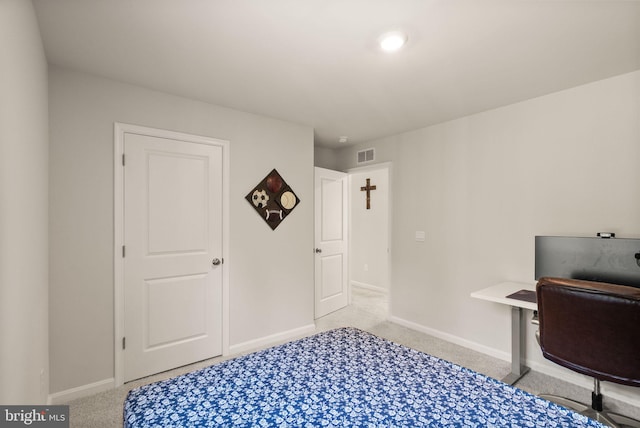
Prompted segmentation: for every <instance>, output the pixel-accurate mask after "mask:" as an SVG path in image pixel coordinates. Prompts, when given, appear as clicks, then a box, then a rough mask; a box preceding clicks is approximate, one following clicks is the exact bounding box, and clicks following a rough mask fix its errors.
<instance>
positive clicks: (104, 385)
mask: <svg viewBox="0 0 640 428" xmlns="http://www.w3.org/2000/svg"><path fill="white" fill-rule="evenodd" d="M114 388H115V379H114V378H110V379H104V380H101V381H98V382H93V383H89V384H87V385H82V386H78V387H75V388H71V389H67V390H64V391H60V392H55V393H53V394H50V395H49V399H48V400H47V404H53V405H55V404H66V403H69V402H70V401H73V400H77V399H78V398H83V397H88V396H90V395H94V394H98V393H100V392H104V391H109V390H111V389H114Z"/></svg>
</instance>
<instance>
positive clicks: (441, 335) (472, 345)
mask: <svg viewBox="0 0 640 428" xmlns="http://www.w3.org/2000/svg"><path fill="white" fill-rule="evenodd" d="M389 321H391V322H393V323H396V324H399V325H401V326H403V327H407V328H410V329H412V330H416V331H419V332H421V333H426V334H428V335H430V336H433V337H437V338H438V339H442V340H446V341H447V342H450V343H454V344H456V345H460V346H463V347H465V348H468V349H472V350H474V351H478V352H482V353H483V354H486V355H489V356H491V357H494V358H497V359H499V360H503V361H509V362H511V354H510V353H508V352H503V351H499V350H497V349H494V348H490V347H488V346H485V345H481V344H480V343H477V342H472V341H470V340H467V339H463V338H461V337H458V336H454V335H452V334H449V333H445V332H442V331H440V330H435V329H433V328H430V327H425V326H423V325H421V324H417V323H415V322H413V321H407V320H405V319H402V318H398V317H396V316H390V317H389Z"/></svg>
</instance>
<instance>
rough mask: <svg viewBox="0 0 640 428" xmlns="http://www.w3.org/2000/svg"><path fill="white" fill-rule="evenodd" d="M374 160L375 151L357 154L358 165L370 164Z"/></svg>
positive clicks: (363, 151)
mask: <svg viewBox="0 0 640 428" xmlns="http://www.w3.org/2000/svg"><path fill="white" fill-rule="evenodd" d="M375 159H376V150H375V149H366V150H360V151H359V152H358V163H365V162H371V161H373V160H375Z"/></svg>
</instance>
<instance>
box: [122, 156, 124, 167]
mask: <svg viewBox="0 0 640 428" xmlns="http://www.w3.org/2000/svg"><path fill="white" fill-rule="evenodd" d="M122 166H124V153H123V154H122Z"/></svg>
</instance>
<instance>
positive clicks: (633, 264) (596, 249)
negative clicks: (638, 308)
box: [535, 236, 640, 288]
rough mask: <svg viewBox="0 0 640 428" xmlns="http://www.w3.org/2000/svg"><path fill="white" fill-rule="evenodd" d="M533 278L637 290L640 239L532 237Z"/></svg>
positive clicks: (639, 275)
mask: <svg viewBox="0 0 640 428" xmlns="http://www.w3.org/2000/svg"><path fill="white" fill-rule="evenodd" d="M535 252H536V255H535V277H536V278H535V279H536V280H538V279H540V278H542V277H545V276H550V277H557V278H571V279H581V280H586V281H597V282H609V283H612V284H622V285H630V286H633V287H638V288H640V239H621V238H586V237H569V236H536V237H535Z"/></svg>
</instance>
